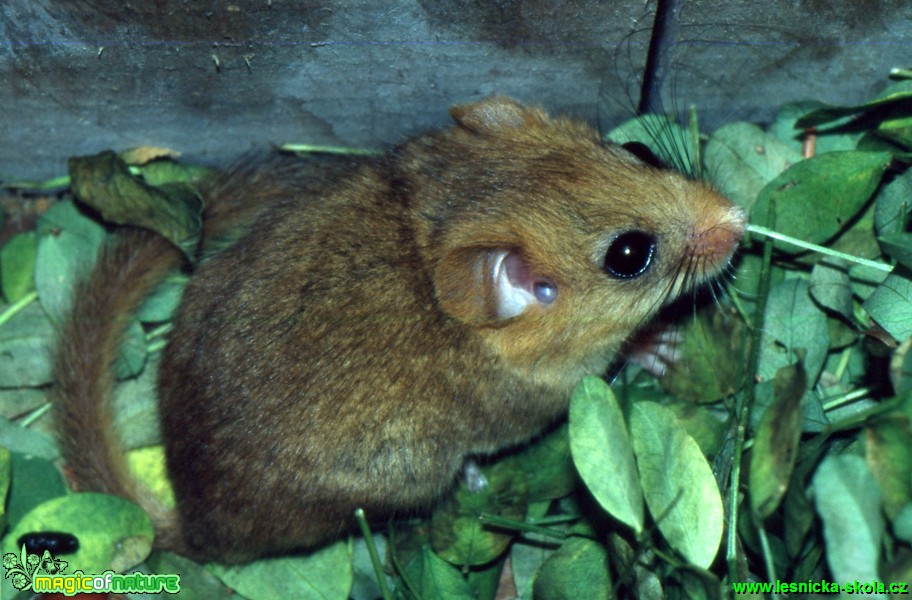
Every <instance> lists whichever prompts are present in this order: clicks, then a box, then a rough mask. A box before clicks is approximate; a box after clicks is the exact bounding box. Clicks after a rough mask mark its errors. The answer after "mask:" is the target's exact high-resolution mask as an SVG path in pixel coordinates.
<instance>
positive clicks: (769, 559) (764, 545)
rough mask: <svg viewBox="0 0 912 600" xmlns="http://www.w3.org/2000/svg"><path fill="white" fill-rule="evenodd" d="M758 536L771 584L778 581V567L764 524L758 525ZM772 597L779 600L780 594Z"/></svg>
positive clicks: (767, 576)
mask: <svg viewBox="0 0 912 600" xmlns="http://www.w3.org/2000/svg"><path fill="white" fill-rule="evenodd" d="M757 536H758V537H759V538H760V547H761V549H762V552H763V562H764V563H766V579H767V581H770V582H773V581H776V565H775V564H774V563H773V551H772V549H771V548H770V545H769V538H768V537H767V535H766V529H764V527H763V523H758V524H757ZM770 597H771V598H773V600H776V599H777V598H779V594H771V595H770Z"/></svg>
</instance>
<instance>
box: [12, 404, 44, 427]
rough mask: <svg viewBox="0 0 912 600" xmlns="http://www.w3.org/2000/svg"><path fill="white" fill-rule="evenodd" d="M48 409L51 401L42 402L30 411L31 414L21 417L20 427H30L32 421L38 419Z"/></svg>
mask: <svg viewBox="0 0 912 600" xmlns="http://www.w3.org/2000/svg"><path fill="white" fill-rule="evenodd" d="M49 410H51V403H50V402H45V403H44V404H42V405H41V406H39V407H38V408H36V409H35V410H33V411H32V412H31V414H29V415H28V416H27V417H25V418H24V419H22V423H21V424H20V425H21V427H22V428H23V429H25V428H28V427H31V425H32V423H34V422H35V421H37V420H38V419H40V418H41V417H43V416H44V414H45V413H46V412H47V411H49Z"/></svg>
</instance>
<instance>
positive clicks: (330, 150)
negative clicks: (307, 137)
mask: <svg viewBox="0 0 912 600" xmlns="http://www.w3.org/2000/svg"><path fill="white" fill-rule="evenodd" d="M279 150H283V151H285V152H296V153H299V154H301V153H303V154H350V155H354V156H377V155H379V154H383V153H382V152H380V151H379V150H370V149H367V148H349V147H347V146H320V145H316V144H282V145H281V146H279Z"/></svg>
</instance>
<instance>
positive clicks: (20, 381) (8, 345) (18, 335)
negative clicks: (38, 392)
mask: <svg viewBox="0 0 912 600" xmlns="http://www.w3.org/2000/svg"><path fill="white" fill-rule="evenodd" d="M54 334H55V332H54V327H53V325H51V321H50V319H48V316H47V313H45V312H44V311H43V310H41V306H40V305H39V304H38V303H37V302H33V303H32V304H30V305H29V306H26V307H25V308H24V309H22V310H21V311H19V312H18V313H16V314H15V315H14V316H13V317H12V318H11V319H10V320H9V321H7V322H6V323H4V324H3V326H2V327H0V381H2V382H3V387H26V386H28V387H36V386H40V385H46V384H48V383H50V382H51V380H52V375H51V340H52V339H53V337H54Z"/></svg>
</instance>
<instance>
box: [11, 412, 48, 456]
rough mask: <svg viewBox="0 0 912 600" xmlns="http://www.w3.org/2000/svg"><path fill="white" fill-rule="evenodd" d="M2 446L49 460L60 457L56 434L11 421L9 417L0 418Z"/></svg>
mask: <svg viewBox="0 0 912 600" xmlns="http://www.w3.org/2000/svg"><path fill="white" fill-rule="evenodd" d="M0 446H3V447H5V448H7V449H8V450H11V451H13V452H21V453H23V454H31V455H33V456H35V457H39V458H44V459H47V460H54V459H56V458H60V451H59V450H58V449H57V443H56V441H55V440H54V436H52V435H51V434H49V433H47V432H46V431H40V430H38V429H35V428H34V427H23V426H21V425H17V424H15V423H10V422H9V421H8V420H7V419H0Z"/></svg>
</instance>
